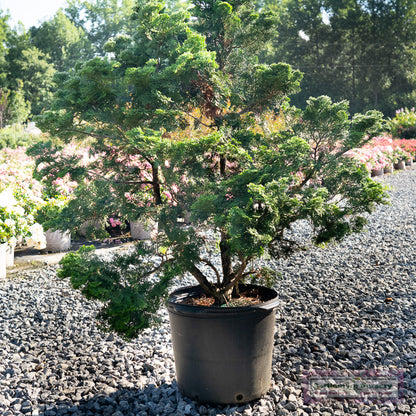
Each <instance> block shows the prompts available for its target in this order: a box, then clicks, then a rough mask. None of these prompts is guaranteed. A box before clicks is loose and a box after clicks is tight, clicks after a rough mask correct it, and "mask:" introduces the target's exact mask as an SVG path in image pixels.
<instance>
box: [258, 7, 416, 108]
mask: <svg viewBox="0 0 416 416" xmlns="http://www.w3.org/2000/svg"><path fill="white" fill-rule="evenodd" d="M261 3H266V6H267V7H266V8H269V9H271V10H274V11H275V12H276V13H277V14H278V16H279V23H278V25H277V27H275V28H276V31H275V37H274V41H273V47H272V48H270V49H269V50H268V52H266V53H265V54H263V59H265V60H266V62H274V61H275V60H276V58H277V59H279V60H280V59H282V60H284V61H286V62H288V63H289V64H291V65H293V66H294V67H295V68H298V69H300V70H301V71H302V72H304V74H305V77H304V81H303V84H302V91H301V93H300V94H299V95H297V96H296V97H293V100H292V102H293V103H294V104H295V105H298V106H302V107H304V103H305V102H306V100H307V99H308V97H310V96H318V95H322V94H325V95H328V96H330V97H331V98H332V99H333V100H334V101H341V100H343V99H347V100H348V101H349V102H350V103H351V109H352V111H353V112H357V111H360V112H364V111H366V110H368V109H371V108H374V109H377V110H380V111H382V112H383V113H384V114H385V115H393V114H394V111H395V110H396V109H397V108H400V107H404V106H406V105H407V106H409V107H410V106H413V104H414V98H415V96H414V90H415V77H414V76H413V74H414V65H415V64H414V62H415V60H414V58H415V51H414V48H413V46H412V45H414V42H415V32H414V31H413V30H412V29H411V28H412V27H414V25H415V18H416V16H415V13H414V8H415V3H414V1H413V0H400V1H393V0H387V1H384V0H374V1H371V2H368V1H365V0H352V1H338V0H327V1H315V0H304V1H298V0H284V1H273V0H267V1H262V2H261Z"/></svg>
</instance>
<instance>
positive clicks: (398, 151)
mask: <svg viewBox="0 0 416 416" xmlns="http://www.w3.org/2000/svg"><path fill="white" fill-rule="evenodd" d="M410 157H411V155H410V153H409V152H406V150H404V149H403V148H401V147H400V146H395V147H394V148H393V151H392V152H391V154H390V155H389V159H390V160H391V162H392V163H398V162H400V161H402V160H407V159H410Z"/></svg>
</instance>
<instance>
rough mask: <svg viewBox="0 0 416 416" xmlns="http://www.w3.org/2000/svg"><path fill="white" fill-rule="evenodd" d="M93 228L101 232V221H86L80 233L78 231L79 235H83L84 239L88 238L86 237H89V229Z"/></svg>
mask: <svg viewBox="0 0 416 416" xmlns="http://www.w3.org/2000/svg"><path fill="white" fill-rule="evenodd" d="M91 227H92V228H93V229H95V230H99V229H100V228H101V222H100V221H99V220H88V221H85V222H84V223H83V224H82V225H81V227H80V228H79V231H78V233H79V234H80V235H82V236H83V237H86V235H87V230H88V229H89V228H91Z"/></svg>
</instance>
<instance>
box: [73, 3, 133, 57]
mask: <svg viewBox="0 0 416 416" xmlns="http://www.w3.org/2000/svg"><path fill="white" fill-rule="evenodd" d="M134 4H135V2H134V0H122V1H117V0H90V1H88V0H69V1H68V2H67V6H66V7H65V14H66V16H67V17H68V19H69V20H70V21H71V22H72V24H73V25H74V26H75V27H76V28H77V29H78V30H79V31H82V32H84V33H85V34H86V36H87V37H88V42H89V44H90V49H91V51H90V55H89V58H92V57H93V56H97V55H98V56H104V55H105V51H104V49H105V48H104V46H105V44H106V43H107V41H108V40H110V39H111V38H114V37H116V36H118V35H125V34H127V35H129V34H131V33H132V32H133V30H134V27H135V24H134V22H133V21H132V15H133V9H134Z"/></svg>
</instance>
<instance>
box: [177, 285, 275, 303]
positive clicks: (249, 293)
mask: <svg viewBox="0 0 416 416" xmlns="http://www.w3.org/2000/svg"><path fill="white" fill-rule="evenodd" d="M258 292H259V291H258V290H257V289H255V288H250V289H240V293H239V294H234V295H233V298H232V299H231V301H230V302H228V303H226V304H224V305H222V306H224V307H237V306H249V305H257V304H259V303H263V302H265V301H266V300H268V299H265V298H263V297H262V296H261V294H260V293H258ZM179 303H183V304H185V305H192V306H216V305H214V304H215V299H214V298H213V297H212V296H209V295H206V294H205V293H201V294H200V295H193V296H189V297H187V298H185V299H183V300H182V301H181V302H179Z"/></svg>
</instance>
